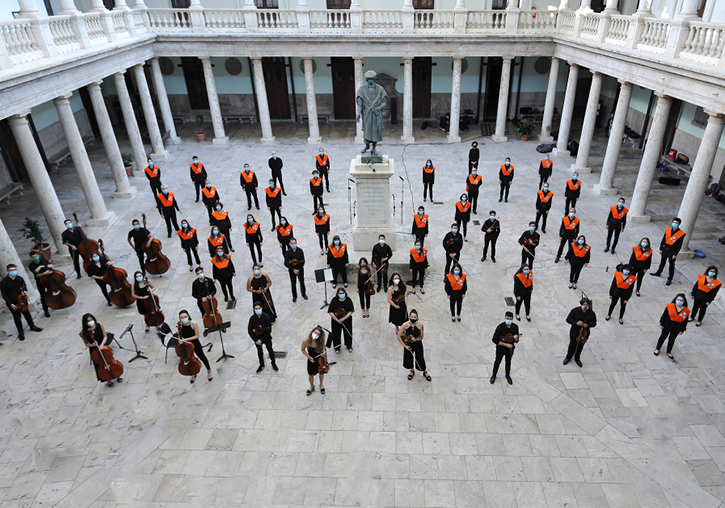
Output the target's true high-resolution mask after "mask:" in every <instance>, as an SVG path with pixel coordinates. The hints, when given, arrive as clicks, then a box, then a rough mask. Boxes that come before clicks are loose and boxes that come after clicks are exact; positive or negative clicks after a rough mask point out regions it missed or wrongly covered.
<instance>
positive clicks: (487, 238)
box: [483, 233, 498, 259]
mask: <svg viewBox="0 0 725 508" xmlns="http://www.w3.org/2000/svg"><path fill="white" fill-rule="evenodd" d="M496 241H498V234H493V233H491V234H485V235H483V257H486V255H487V254H488V246H489V244H490V245H491V257H492V258H494V259H495V258H496Z"/></svg>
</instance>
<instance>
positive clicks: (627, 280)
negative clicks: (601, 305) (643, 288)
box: [604, 265, 637, 325]
mask: <svg viewBox="0 0 725 508" xmlns="http://www.w3.org/2000/svg"><path fill="white" fill-rule="evenodd" d="M636 281H637V277H635V276H634V275H632V267H631V266H630V265H618V266H617V271H616V272H614V278H613V279H612V285H611V286H610V287H609V299H610V300H612V303H610V304H609V310H608V311H607V317H605V318H604V319H605V320H607V321H609V320H610V319H612V311H613V310H614V307H616V306H617V302H618V301H619V302H621V303H620V305H619V324H620V325H623V324H624V321H622V318H623V317H624V311H625V310H627V302H628V301H629V299H630V298H632V290H633V289H634V283H635V282H636Z"/></svg>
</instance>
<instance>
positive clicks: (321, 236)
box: [317, 233, 329, 250]
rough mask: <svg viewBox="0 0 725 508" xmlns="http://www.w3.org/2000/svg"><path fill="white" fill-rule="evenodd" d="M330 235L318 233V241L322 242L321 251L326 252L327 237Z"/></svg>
mask: <svg viewBox="0 0 725 508" xmlns="http://www.w3.org/2000/svg"><path fill="white" fill-rule="evenodd" d="M328 234H329V233H317V239H318V240H319V241H320V250H326V249H327V245H328V240H327V235H328Z"/></svg>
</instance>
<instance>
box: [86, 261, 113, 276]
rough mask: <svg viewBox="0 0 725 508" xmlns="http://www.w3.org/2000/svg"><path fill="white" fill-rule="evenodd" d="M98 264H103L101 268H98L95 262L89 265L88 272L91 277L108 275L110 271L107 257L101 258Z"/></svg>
mask: <svg viewBox="0 0 725 508" xmlns="http://www.w3.org/2000/svg"><path fill="white" fill-rule="evenodd" d="M98 262H99V263H100V264H101V266H96V263H95V262H94V261H93V260H91V262H90V263H88V270H87V271H88V275H89V276H90V277H93V276H94V275H95V276H96V277H103V276H104V275H106V271H107V269H108V261H106V258H105V257H103V256H101V258H100V259H99V261H98ZM96 280H98V279H96Z"/></svg>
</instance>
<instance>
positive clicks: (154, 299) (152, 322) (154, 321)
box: [143, 277, 165, 327]
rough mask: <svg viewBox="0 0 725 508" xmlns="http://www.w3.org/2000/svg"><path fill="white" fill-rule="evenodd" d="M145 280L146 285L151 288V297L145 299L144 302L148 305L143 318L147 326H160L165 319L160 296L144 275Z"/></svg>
mask: <svg viewBox="0 0 725 508" xmlns="http://www.w3.org/2000/svg"><path fill="white" fill-rule="evenodd" d="M144 281H146V284H147V286H146V287H147V288H148V290H149V297H148V298H146V299H144V300H143V304H144V306H145V307H146V314H144V316H143V319H144V321H145V322H146V326H155V327H159V326H161V325H162V324H163V322H164V320H165V317H164V313H163V312H161V307H160V306H159V297H158V296H156V295H155V294H154V292H153V291H152V290H151V285H150V284H149V281H148V279H147V278H146V277H144Z"/></svg>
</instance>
